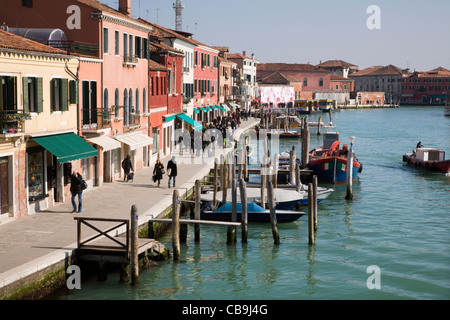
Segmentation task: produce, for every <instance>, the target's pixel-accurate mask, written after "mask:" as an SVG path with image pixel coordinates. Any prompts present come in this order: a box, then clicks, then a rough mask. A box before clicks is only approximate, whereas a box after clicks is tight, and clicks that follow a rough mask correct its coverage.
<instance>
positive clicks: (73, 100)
mask: <svg viewBox="0 0 450 320" xmlns="http://www.w3.org/2000/svg"><path fill="white" fill-rule="evenodd" d="M69 102H70V104H78V81H75V80H70V82H69Z"/></svg>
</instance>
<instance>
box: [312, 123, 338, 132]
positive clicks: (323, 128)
mask: <svg viewBox="0 0 450 320" xmlns="http://www.w3.org/2000/svg"><path fill="white" fill-rule="evenodd" d="M318 125H319V123H318V121H308V129H309V133H312V134H314V133H317V130H318ZM334 129H336V126H335V125H334V124H333V123H332V122H330V123H328V124H326V123H325V122H323V121H321V122H320V132H326V131H327V130H334Z"/></svg>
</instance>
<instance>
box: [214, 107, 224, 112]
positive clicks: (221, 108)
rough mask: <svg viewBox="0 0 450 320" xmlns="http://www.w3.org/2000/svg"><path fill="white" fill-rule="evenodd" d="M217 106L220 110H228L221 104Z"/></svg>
mask: <svg viewBox="0 0 450 320" xmlns="http://www.w3.org/2000/svg"><path fill="white" fill-rule="evenodd" d="M216 107H217V108H219V109H220V110H222V111H223V112H225V111H226V110H225V108H224V107H222V106H221V105H217V106H216Z"/></svg>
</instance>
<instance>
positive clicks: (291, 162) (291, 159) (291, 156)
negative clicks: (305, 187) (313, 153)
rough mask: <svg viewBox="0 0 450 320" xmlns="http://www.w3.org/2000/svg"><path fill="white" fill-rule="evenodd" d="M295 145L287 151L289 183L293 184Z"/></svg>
mask: <svg viewBox="0 0 450 320" xmlns="http://www.w3.org/2000/svg"><path fill="white" fill-rule="evenodd" d="M295 158H296V156H295V146H292V150H291V151H290V152H289V183H290V184H291V185H293V184H294V183H296V182H295V181H296V180H295V179H296V177H295V169H296V168H295Z"/></svg>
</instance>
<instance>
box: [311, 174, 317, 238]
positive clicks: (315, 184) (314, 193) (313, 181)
mask: <svg viewBox="0 0 450 320" xmlns="http://www.w3.org/2000/svg"><path fill="white" fill-rule="evenodd" d="M312 185H313V206H314V207H313V208H314V210H313V212H314V231H316V230H317V176H316V175H314V176H313V180H312Z"/></svg>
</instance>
